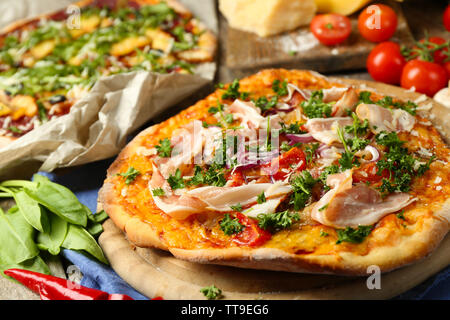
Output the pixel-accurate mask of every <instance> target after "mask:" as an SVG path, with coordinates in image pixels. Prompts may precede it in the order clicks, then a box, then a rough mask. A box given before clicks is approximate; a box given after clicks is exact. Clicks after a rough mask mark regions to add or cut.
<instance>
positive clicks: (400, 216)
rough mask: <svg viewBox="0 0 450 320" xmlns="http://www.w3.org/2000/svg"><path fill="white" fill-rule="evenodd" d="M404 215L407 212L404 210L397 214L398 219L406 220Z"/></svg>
mask: <svg viewBox="0 0 450 320" xmlns="http://www.w3.org/2000/svg"><path fill="white" fill-rule="evenodd" d="M404 213H405V210H402V211H400V212H399V213H397V214H396V217H397V218H399V219H400V220H406V218H405V215H404Z"/></svg>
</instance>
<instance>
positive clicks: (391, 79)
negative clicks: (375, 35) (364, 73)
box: [367, 41, 406, 84]
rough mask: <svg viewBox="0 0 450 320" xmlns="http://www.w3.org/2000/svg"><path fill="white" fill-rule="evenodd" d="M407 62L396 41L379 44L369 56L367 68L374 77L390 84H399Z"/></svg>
mask: <svg viewBox="0 0 450 320" xmlns="http://www.w3.org/2000/svg"><path fill="white" fill-rule="evenodd" d="M405 64H406V60H405V58H404V57H403V55H402V53H401V51H400V46H399V45H398V44H397V43H395V42H390V41H388V42H382V43H380V44H378V45H377V46H376V47H375V48H374V49H373V50H372V51H371V52H370V54H369V57H368V58H367V70H368V71H369V73H370V75H371V76H372V78H373V79H374V80H376V81H381V82H385V83H389V84H399V83H400V79H401V77H402V70H403V67H404V66H405Z"/></svg>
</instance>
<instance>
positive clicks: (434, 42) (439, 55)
mask: <svg viewBox="0 0 450 320" xmlns="http://www.w3.org/2000/svg"><path fill="white" fill-rule="evenodd" d="M419 44H422V46H423V47H422V48H424V49H421V48H418V46H417V45H416V46H414V47H413V49H412V52H411V54H412V57H413V58H418V59H421V60H426V61H430V62H435V63H439V64H443V63H444V61H445V59H447V55H446V52H447V51H448V48H447V41H446V40H445V39H444V38H441V37H430V38H428V39H422V40H420V41H419ZM441 45H444V48H442V49H439V50H436V49H437V48H436V47H437V46H441ZM425 46H426V47H425ZM427 48H428V49H431V50H427ZM433 49H434V50H433ZM420 51H422V53H420ZM424 55H425V56H424ZM431 60H433V61H431Z"/></svg>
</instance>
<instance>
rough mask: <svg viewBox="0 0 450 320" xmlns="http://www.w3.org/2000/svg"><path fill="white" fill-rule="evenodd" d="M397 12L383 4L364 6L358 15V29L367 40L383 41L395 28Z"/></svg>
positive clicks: (388, 37)
mask: <svg viewBox="0 0 450 320" xmlns="http://www.w3.org/2000/svg"><path fill="white" fill-rule="evenodd" d="M397 24H398V19H397V14H396V13H395V11H394V10H393V9H392V8H391V7H389V6H387V5H384V4H373V5H370V6H368V7H367V8H365V9H364V10H363V11H362V12H361V13H360V15H359V17H358V30H359V32H360V34H361V35H362V36H363V37H364V38H366V39H367V40H369V41H372V42H383V41H386V40H388V39H390V38H391V37H392V36H393V35H394V33H395V31H396V30H397Z"/></svg>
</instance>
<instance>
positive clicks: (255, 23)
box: [219, 0, 316, 37]
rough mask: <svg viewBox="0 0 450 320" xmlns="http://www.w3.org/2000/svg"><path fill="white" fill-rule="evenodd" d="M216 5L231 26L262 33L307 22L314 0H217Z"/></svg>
mask: <svg viewBox="0 0 450 320" xmlns="http://www.w3.org/2000/svg"><path fill="white" fill-rule="evenodd" d="M219 8H220V11H221V12H222V14H223V15H224V16H225V18H227V20H228V23H229V24H230V26H231V27H233V28H235V29H240V30H244V31H249V32H254V33H256V34H258V35H259V36H261V37H266V36H270V35H274V34H278V33H281V32H284V31H289V30H293V29H295V28H297V27H300V26H304V25H307V24H309V23H310V22H311V20H312V18H313V17H314V14H315V13H316V3H315V1H314V0H258V1H255V0H220V1H219Z"/></svg>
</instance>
